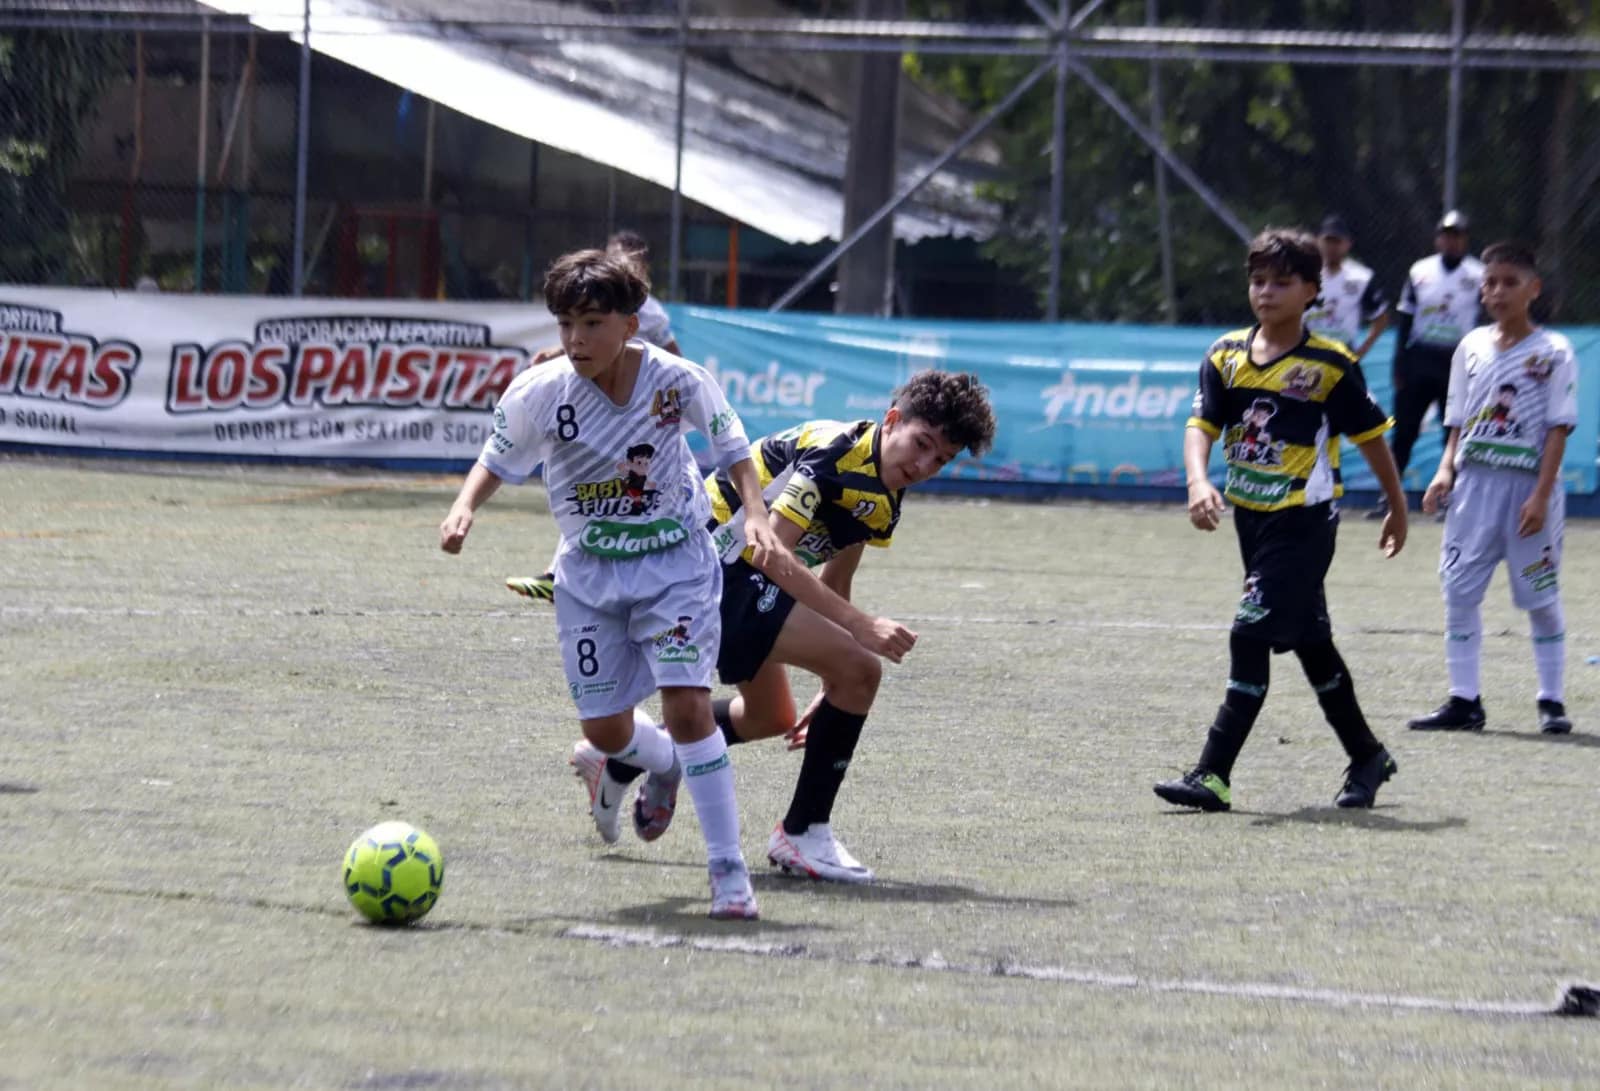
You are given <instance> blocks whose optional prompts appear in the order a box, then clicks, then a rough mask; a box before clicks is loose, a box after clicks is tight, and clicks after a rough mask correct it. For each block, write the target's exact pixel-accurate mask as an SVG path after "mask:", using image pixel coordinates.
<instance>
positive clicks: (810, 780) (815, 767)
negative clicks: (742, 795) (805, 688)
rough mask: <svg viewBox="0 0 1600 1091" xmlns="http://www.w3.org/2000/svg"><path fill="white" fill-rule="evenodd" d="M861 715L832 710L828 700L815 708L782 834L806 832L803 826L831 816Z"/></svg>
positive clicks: (858, 735) (856, 739)
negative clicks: (798, 776)
mask: <svg viewBox="0 0 1600 1091" xmlns="http://www.w3.org/2000/svg"><path fill="white" fill-rule="evenodd" d="M866 722H867V717H866V715H865V714H864V713H861V714H858V713H854V712H845V711H843V710H842V709H838V708H835V707H834V706H833V704H832V703H831V702H830V701H828V699H827V698H823V700H822V703H821V704H819V705H818V706H817V711H816V713H815V715H813V716H812V717H811V726H810V727H809V728H808V729H807V730H806V756H805V757H804V758H803V759H802V760H801V762H800V779H799V781H798V782H797V783H796V784H795V786H794V799H793V801H792V802H790V804H789V813H788V814H786V815H784V816H783V829H784V832H785V833H789V834H799V833H805V832H806V827H807V826H810V825H812V824H813V823H816V822H826V821H828V819H829V817H830V816H831V815H832V814H833V801H834V798H835V797H836V796H837V795H838V794H839V785H841V784H843V783H844V774H845V770H846V769H848V768H849V767H850V758H851V756H852V755H853V754H855V752H856V743H857V742H859V741H860V739H861V725H862V724H864V723H866Z"/></svg>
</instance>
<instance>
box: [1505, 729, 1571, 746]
mask: <svg viewBox="0 0 1600 1091" xmlns="http://www.w3.org/2000/svg"><path fill="white" fill-rule="evenodd" d="M1481 734H1484V735H1493V736H1494V737H1495V738H1497V739H1516V740H1517V741H1518V742H1537V743H1544V744H1546V745H1548V746H1600V735H1590V734H1587V733H1585V732H1582V731H1574V732H1573V733H1572V734H1570V735H1546V734H1543V733H1542V732H1538V731H1483V732H1481Z"/></svg>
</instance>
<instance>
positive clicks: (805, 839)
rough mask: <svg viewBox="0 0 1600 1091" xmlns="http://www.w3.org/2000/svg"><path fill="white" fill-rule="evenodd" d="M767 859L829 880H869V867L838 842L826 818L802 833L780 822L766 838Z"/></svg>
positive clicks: (801, 872)
mask: <svg viewBox="0 0 1600 1091" xmlns="http://www.w3.org/2000/svg"><path fill="white" fill-rule="evenodd" d="M767 859H768V860H771V861H772V863H773V864H774V865H776V866H777V867H781V868H782V869H783V870H784V871H786V872H789V873H790V874H800V875H809V876H810V877H811V878H813V879H825V880H827V881H828V882H831V883H870V882H872V878H873V876H872V869H871V868H869V867H867V866H866V865H865V864H863V863H862V862H861V861H860V860H857V859H856V858H855V857H854V856H851V855H850V850H848V849H846V848H845V847H844V846H843V845H841V844H839V839H838V838H837V837H834V836H833V828H832V827H831V826H829V825H828V824H827V823H826V822H813V823H812V824H811V825H809V826H807V827H806V832H805V833H799V834H791V833H786V832H785V831H784V828H783V823H782V822H779V823H778V824H777V825H776V826H774V827H773V828H772V836H771V837H769V838H768V839H767Z"/></svg>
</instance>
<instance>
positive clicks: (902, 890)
mask: <svg viewBox="0 0 1600 1091" xmlns="http://www.w3.org/2000/svg"><path fill="white" fill-rule="evenodd" d="M600 859H601V861H602V862H604V863H610V864H649V865H650V866H652V867H677V868H693V869H694V870H696V871H703V870H705V865H704V864H699V863H694V862H692V861H687V860H649V859H646V858H644V857H641V856H631V855H629V854H628V853H625V852H614V853H609V854H607V855H606V856H603V857H601V858H600ZM750 885H752V886H754V887H755V888H756V889H757V890H758V891H770V892H774V893H791V892H792V893H805V894H807V895H811V894H815V895H816V896H818V897H823V898H833V899H837V900H840V901H852V902H876V903H880V904H894V903H916V904H923V905H955V904H958V903H962V902H966V903H971V904H974V905H998V906H1005V907H1007V908H1010V909H1076V908H1077V907H1078V903H1077V902H1075V901H1073V900H1072V899H1070V898H1028V897H1007V896H1005V895H1000V894H985V893H984V892H983V891H981V890H974V889H973V888H972V887H969V886H956V885H954V884H948V883H902V882H896V881H895V880H893V879H879V880H877V881H876V882H871V883H828V882H821V881H819V880H815V879H810V878H807V877H805V876H801V875H789V874H787V873H785V872H782V871H777V870H769V869H766V868H752V869H751V872H750Z"/></svg>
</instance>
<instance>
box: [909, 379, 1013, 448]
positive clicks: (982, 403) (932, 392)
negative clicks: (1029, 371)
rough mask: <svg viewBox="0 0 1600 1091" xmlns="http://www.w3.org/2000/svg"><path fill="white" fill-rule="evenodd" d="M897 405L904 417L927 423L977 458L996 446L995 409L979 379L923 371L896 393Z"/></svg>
mask: <svg viewBox="0 0 1600 1091" xmlns="http://www.w3.org/2000/svg"><path fill="white" fill-rule="evenodd" d="M893 405H894V407H895V409H896V410H897V411H898V412H899V414H900V416H901V417H903V418H905V419H907V420H920V421H927V422H928V423H929V424H930V425H932V426H933V427H935V428H937V429H939V431H941V432H943V433H944V435H945V438H946V439H948V440H949V441H950V442H951V443H953V444H955V445H956V446H957V447H964V448H966V449H967V450H968V451H971V452H972V453H973V454H975V455H982V454H984V453H985V452H987V451H988V450H989V448H990V447H991V446H993V445H994V429H995V421H994V407H993V406H991V405H990V404H989V391H988V389H987V388H986V387H985V386H984V385H983V383H981V382H979V381H978V377H977V376H976V375H971V374H958V373H956V372H953V371H931V370H930V371H919V372H917V373H916V374H915V375H913V376H911V378H909V379H907V380H906V384H905V385H904V386H902V387H901V388H900V389H899V390H896V391H895V392H894V401H893Z"/></svg>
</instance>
